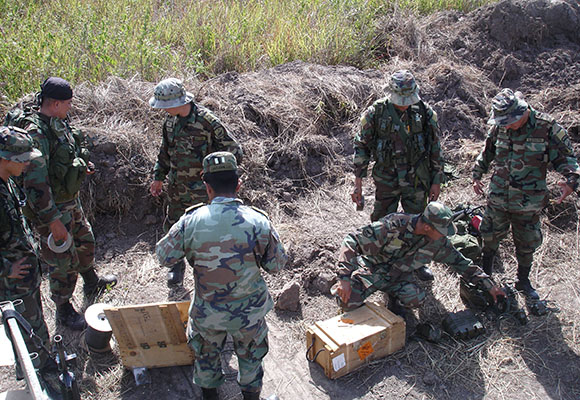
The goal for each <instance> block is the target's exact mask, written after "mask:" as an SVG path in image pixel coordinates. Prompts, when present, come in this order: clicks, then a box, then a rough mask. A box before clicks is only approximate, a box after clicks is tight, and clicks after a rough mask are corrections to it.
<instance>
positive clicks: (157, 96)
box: [149, 78, 193, 108]
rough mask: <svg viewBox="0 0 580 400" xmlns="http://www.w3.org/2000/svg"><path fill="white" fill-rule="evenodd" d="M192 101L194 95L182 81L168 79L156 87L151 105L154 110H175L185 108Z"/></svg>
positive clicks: (150, 100)
mask: <svg viewBox="0 0 580 400" xmlns="http://www.w3.org/2000/svg"><path fill="white" fill-rule="evenodd" d="M192 100H193V94H192V93H189V92H187V91H186V90H185V87H184V86H183V82H181V80H179V79H177V78H168V79H164V80H162V81H161V82H159V83H158V84H157V86H155V89H154V90H153V97H151V98H150V99H149V105H150V106H151V107H153V108H173V107H179V106H183V105H185V104H187V103H189V102H191V101H192Z"/></svg>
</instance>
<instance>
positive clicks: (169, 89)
mask: <svg viewBox="0 0 580 400" xmlns="http://www.w3.org/2000/svg"><path fill="white" fill-rule="evenodd" d="M193 100H194V99H193V94H191V93H189V92H187V91H186V90H185V87H184V86H183V83H182V82H181V81H180V80H179V79H176V78H169V79H165V80H163V81H161V82H159V84H158V85H157V86H156V87H155V90H154V93H153V97H151V99H150V100H149V104H150V105H151V107H153V108H160V109H164V110H165V111H166V112H167V114H169V115H168V116H167V118H166V119H165V122H164V123H163V136H162V141H161V148H160V149H159V155H158V156H157V163H156V164H155V168H154V170H153V174H154V176H153V183H152V184H151V187H150V192H151V194H152V195H153V196H154V197H157V196H159V195H160V194H161V191H162V188H163V181H164V180H165V178H166V177H167V176H169V185H168V187H167V191H168V197H169V204H168V207H167V215H166V219H165V223H164V226H163V228H164V230H165V232H167V231H168V230H169V228H170V227H171V225H173V224H174V223H175V222H177V220H178V219H179V217H181V216H182V215H183V212H184V211H185V209H186V208H187V207H189V206H191V205H193V204H197V203H199V202H206V201H207V195H206V191H205V187H204V184H203V182H202V181H201V168H202V165H201V164H202V160H203V158H204V157H205V156H207V155H208V154H209V153H211V152H214V151H229V152H231V153H233V154H234V155H235V157H236V159H237V161H238V162H240V161H241V158H242V149H241V147H240V145H239V144H238V143H237V142H236V140H235V139H234V137H233V136H232V134H231V133H230V132H228V130H227V129H226V128H225V127H224V125H222V123H221V122H220V120H219V119H218V118H217V117H216V116H215V115H214V114H213V113H212V112H211V111H209V110H208V109H207V108H205V107H203V106H201V105H199V104H196V103H195V102H194V101H193ZM184 268H185V264H184V263H183V262H179V263H177V264H175V265H174V266H173V268H171V270H170V271H169V273H168V276H167V284H168V285H169V286H174V285H179V284H181V283H182V281H183V271H184Z"/></svg>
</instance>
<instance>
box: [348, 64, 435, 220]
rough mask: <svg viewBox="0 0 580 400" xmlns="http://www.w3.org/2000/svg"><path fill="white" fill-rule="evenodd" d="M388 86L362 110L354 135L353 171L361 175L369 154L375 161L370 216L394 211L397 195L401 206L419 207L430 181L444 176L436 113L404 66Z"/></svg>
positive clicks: (413, 210) (364, 173) (374, 217)
mask: <svg viewBox="0 0 580 400" xmlns="http://www.w3.org/2000/svg"><path fill="white" fill-rule="evenodd" d="M390 90H391V94H390V95H389V96H387V97H385V98H383V99H380V100H377V101H376V102H375V103H374V104H373V105H372V106H371V107H369V108H368V109H367V110H366V111H365V113H364V114H363V115H362V117H361V130H360V132H359V133H358V134H357V135H356V136H355V138H354V167H355V177H357V178H364V177H366V176H367V169H368V165H369V162H370V160H371V158H372V159H374V161H375V165H374V167H373V171H372V174H373V179H374V182H375V186H376V192H375V206H374V210H373V213H372V215H371V220H372V221H377V220H378V219H379V218H381V217H383V216H385V215H387V214H390V213H394V212H396V211H397V207H398V204H399V200H400V201H401V203H402V206H403V209H404V210H405V212H408V213H421V212H422V211H423V209H424V208H425V205H426V200H427V196H428V194H429V190H430V187H431V185H433V184H440V183H441V182H442V178H443V167H442V162H441V147H440V144H439V137H438V135H439V125H438V123H437V114H436V113H435V111H433V109H432V108H431V107H429V106H428V105H427V104H425V103H424V102H423V101H421V99H420V98H419V94H418V90H419V88H418V87H417V85H416V84H415V79H414V78H413V76H412V75H411V73H410V72H409V71H398V72H396V73H395V74H393V76H392V77H391V85H390ZM394 105H401V106H409V108H408V109H407V110H406V111H399V110H397V109H396V108H395V107H394Z"/></svg>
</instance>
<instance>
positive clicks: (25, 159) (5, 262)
mask: <svg viewBox="0 0 580 400" xmlns="http://www.w3.org/2000/svg"><path fill="white" fill-rule="evenodd" d="M41 156H42V154H41V153H40V151H38V150H37V149H35V148H34V147H33V143H32V140H31V139H30V137H29V136H28V135H27V134H26V132H25V131H23V130H22V129H19V128H16V127H12V126H11V127H1V128H0V302H4V301H11V302H14V301H15V300H22V305H21V306H19V307H16V310H17V311H18V312H20V314H21V315H22V316H23V317H24V318H25V319H26V321H27V322H28V323H29V324H30V326H31V327H32V330H33V331H34V333H35V334H36V336H37V337H39V338H40V340H41V342H42V344H43V345H44V346H45V347H48V345H49V337H48V329H47V327H46V323H45V322H44V315H43V311H42V303H41V300H40V280H41V279H40V278H41V271H40V263H39V262H38V257H37V253H38V245H37V243H36V241H35V240H34V238H33V235H32V232H31V231H30V229H29V227H28V225H27V223H26V220H25V219H24V216H23V215H22V212H21V207H22V206H23V205H24V204H25V203H26V196H25V194H24V192H23V191H22V189H21V188H20V187H19V186H18V185H17V184H16V182H15V181H13V180H12V177H18V176H20V175H21V174H22V172H23V171H24V170H25V169H26V168H27V167H28V165H29V164H30V161H31V160H33V159H35V158H38V157H41ZM22 336H23V338H24V341H25V342H26V346H27V348H28V351H29V352H30V353H33V352H38V355H39V360H40V366H39V367H40V369H41V370H42V369H43V368H44V367H46V366H47V365H48V363H47V361H48V360H49V357H48V354H47V353H46V352H44V351H39V349H38V347H37V344H35V343H34V341H33V340H32V338H31V337H30V334H28V333H25V332H24V331H23V334H22Z"/></svg>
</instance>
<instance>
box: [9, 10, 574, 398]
mask: <svg viewBox="0 0 580 400" xmlns="http://www.w3.org/2000/svg"><path fill="white" fill-rule="evenodd" d="M579 26H580V5H579V4H578V2H577V1H575V0H563V1H558V0H554V1H549V0H533V1H502V2H500V3H497V4H495V5H491V6H487V7H482V8H480V9H478V10H476V11H474V12H472V13H469V14H461V13H456V12H443V13H438V14H435V15H432V16H429V17H423V18H418V17H415V16H413V17H410V16H408V15H404V14H402V13H401V12H400V11H399V10H394V11H393V15H392V16H390V17H389V18H385V20H384V21H382V22H381V35H380V37H379V38H378V42H379V43H382V45H381V46H380V47H378V48H377V56H378V57H380V58H381V59H382V60H384V62H383V63H381V65H380V66H379V67H378V68H377V69H373V70H364V71H363V70H359V69H356V68H353V67H347V66H323V65H315V64H309V63H305V62H292V63H289V64H285V65H281V66H279V67H276V68H272V69H269V70H263V71H257V72H253V73H247V74H238V73H235V72H231V73H227V74H224V75H221V76H218V77H217V78H215V79H211V80H208V81H204V82H200V81H198V80H196V79H195V78H194V77H187V76H186V77H183V78H184V79H185V81H186V82H187V86H188V87H189V88H190V90H191V91H192V92H193V93H194V94H195V98H196V100H197V101H199V102H200V103H202V104H204V105H206V106H208V107H210V108H211V109H213V110H214V111H215V113H216V114H217V115H218V116H219V117H220V118H221V119H222V120H223V121H224V122H225V123H226V124H227V125H228V126H229V128H230V129H231V130H232V131H233V132H234V134H235V135H236V137H237V138H238V139H239V141H240V142H241V143H242V145H243V147H244V150H245V154H246V155H245V159H244V161H243V164H242V166H241V168H242V170H243V172H244V178H243V179H244V184H243V187H242V190H241V192H240V196H241V197H242V198H243V199H244V201H245V202H247V203H249V204H252V205H255V206H257V207H260V208H263V209H265V210H266V211H267V212H268V213H269V214H270V216H271V218H272V220H273V221H274V223H275V225H276V226H277V228H278V230H279V232H280V235H281V237H282V239H283V241H284V243H285V245H286V247H287V250H288V253H289V255H290V263H289V265H288V268H287V269H286V270H285V271H283V272H281V273H279V274H277V275H269V276H267V277H266V279H267V282H268V284H269V287H270V289H271V292H272V293H273V294H277V293H278V292H279V291H280V290H281V289H282V287H283V286H284V285H285V284H286V283H288V282H297V283H299V285H300V288H301V289H300V307H299V309H298V311H296V312H290V311H279V310H276V311H274V312H272V313H270V315H269V316H268V321H269V324H270V344H271V351H270V354H269V355H268V357H267V358H266V361H265V364H266V377H265V380H264V392H263V393H264V394H265V395H270V394H272V393H276V394H278V396H279V397H280V398H281V399H345V400H346V399H348V400H350V399H399V398H405V399H484V398H485V399H526V400H527V399H578V398H580V379H579V377H580V323H579V321H580V311H578V310H580V285H579V284H578V282H579V281H580V272H579V269H578V264H579V258H580V257H579V252H580V238H579V230H580V224H579V215H578V209H579V205H580V203H579V202H578V199H577V197H576V195H574V196H571V198H570V199H569V200H567V201H566V202H565V203H564V204H563V205H559V206H550V207H548V208H546V209H545V210H544V212H543V215H542V227H543V233H544V243H543V245H542V247H541V248H540V249H539V250H538V252H537V254H536V258H535V265H536V268H534V270H533V271H532V274H533V276H532V282H533V283H535V286H536V287H537V288H538V290H539V292H540V294H541V296H542V297H543V298H546V299H548V300H549V305H550V307H551V311H550V312H549V313H548V315H546V316H543V317H536V316H530V320H529V323H528V324H527V325H525V326H520V325H519V324H517V323H514V322H513V321H511V320H509V319H508V320H505V321H502V322H497V321H491V320H488V319H487V318H485V317H483V321H484V323H485V326H486V329H487V330H486V333H485V334H484V335H483V336H480V337H478V338H475V339H472V340H470V341H466V342H461V341H455V340H453V339H451V338H448V337H445V338H444V340H443V341H442V342H441V343H439V344H433V343H429V342H425V341H421V340H418V339H417V338H415V336H414V335H413V333H414V327H415V325H416V323H417V321H430V322H432V323H436V324H439V323H440V322H441V320H442V319H443V318H444V317H445V315H446V314H447V313H449V312H452V311H457V310H461V309H463V308H464V306H463V304H462V303H461V301H460V299H459V291H458V279H457V277H456V276H455V275H454V274H453V273H452V272H451V271H450V270H449V269H447V267H445V266H443V265H438V264H435V265H433V266H432V268H433V270H434V272H435V274H436V279H435V281H434V283H433V284H428V285H424V287H425V290H426V291H427V292H428V293H429V295H428V300H427V303H426V304H425V306H424V307H423V308H422V309H421V310H419V311H417V312H415V314H414V315H412V316H410V317H409V318H408V319H407V329H408V338H407V339H408V340H407V345H406V346H405V348H404V349H403V350H401V351H400V352H398V353H396V354H394V355H392V356H389V357H387V358H385V359H382V360H378V361H375V362H373V363H371V364H370V365H368V366H366V367H365V368H363V369H361V370H359V371H357V372H354V373H352V374H350V375H348V376H345V377H343V378H340V379H338V380H336V381H330V380H328V379H326V378H325V377H324V375H323V373H322V370H321V369H320V368H319V367H318V366H317V365H311V364H309V363H308V362H307V361H306V358H305V352H306V346H305V330H306V328H307V327H308V326H309V325H311V324H313V323H314V322H315V321H317V320H323V319H326V318H328V317H329V316H332V315H335V314H336V312H337V308H336V306H335V304H334V301H333V300H332V299H331V297H330V295H329V293H328V292H322V293H321V292H320V290H319V289H318V288H319V287H320V285H319V284H317V283H316V281H315V280H316V278H318V277H320V276H321V275H324V274H328V273H333V272H334V270H335V264H336V256H337V250H338V248H339V247H340V243H341V241H342V239H343V238H344V236H345V235H346V234H347V233H348V232H349V231H353V230H355V229H357V228H358V227H361V226H363V225H364V224H366V223H368V222H369V213H370V210H371V209H372V199H373V197H374V188H373V187H372V184H371V182H369V181H368V180H367V181H366V182H365V188H364V191H365V197H366V200H367V208H366V209H365V210H364V211H363V212H355V211H354V208H353V205H352V203H351V201H350V195H349V193H350V191H351V189H352V184H353V175H352V165H351V157H352V136H353V134H354V132H355V131H356V129H358V119H359V117H360V114H361V113H362V112H363V111H364V110H365V108H366V107H368V106H369V105H370V104H371V103H372V102H373V101H374V100H376V99H377V98H379V97H382V96H383V95H384V86H385V84H386V82H387V77H388V76H389V75H390V74H391V73H392V72H393V71H395V70H397V69H400V68H408V69H410V70H412V71H413V72H414V74H415V76H416V78H417V80H418V82H419V84H420V86H421V96H422V98H423V99H424V100H425V101H426V102H427V103H429V104H430V105H431V106H433V108H434V109H435V110H436V111H437V113H438V115H439V122H440V125H441V129H442V137H441V140H442V145H443V148H444V151H445V156H446V158H447V160H449V161H450V162H451V163H453V164H454V165H455V166H456V168H457V170H458V172H459V175H460V177H459V179H457V180H454V181H451V182H450V183H449V184H448V185H447V186H446V187H445V188H444V190H443V193H442V200H443V201H445V202H446V204H448V205H450V206H455V205H457V204H459V203H471V204H483V203H484V202H485V199H483V198H478V197H476V196H475V195H474V194H473V192H472V190H471V187H470V170H471V165H472V162H473V160H474V159H475V157H476V156H477V154H478V152H479V151H480V149H481V147H482V145H483V139H484V137H485V133H486V125H485V122H486V119H487V116H488V110H489V107H490V100H491V98H492V97H493V96H494V95H495V94H496V93H497V92H498V91H499V89H500V88H502V87H511V88H513V89H517V90H520V91H521V92H522V93H523V95H524V96H525V98H526V99H527V100H528V102H529V103H530V104H531V105H532V106H534V107H536V108H537V109H540V110H542V111H545V112H547V113H550V114H551V115H552V116H554V117H555V118H556V119H557V120H558V121H559V122H560V123H561V124H562V125H563V126H564V127H565V128H567V129H568V131H569V133H570V136H571V139H572V141H573V144H574V146H575V148H576V150H578V148H579V146H580V138H579V127H580V29H579V28H578V27H579ZM153 87H154V83H150V82H141V81H138V80H135V79H134V80H124V79H120V78H117V77H111V78H110V79H109V80H108V81H106V82H103V83H100V84H97V85H91V84H84V85H80V86H79V87H77V88H76V89H75V104H74V109H73V115H72V117H73V121H74V122H75V123H76V125H78V126H80V127H82V128H83V129H84V130H85V131H86V132H87V133H88V134H89V135H90V136H91V138H92V139H93V141H94V148H93V158H94V161H95V164H96V165H97V168H98V170H97V173H96V174H95V176H94V177H93V178H91V180H90V181H89V182H88V183H87V184H86V187H85V189H86V190H85V191H84V192H83V201H84V204H85V209H86V211H87V213H88V214H89V216H90V218H91V221H92V222H93V227H94V230H95V234H96V238H97V257H96V264H97V266H98V269H99V270H100V271H102V272H106V273H116V274H117V275H119V276H120V282H119V285H118V286H117V287H116V288H115V289H114V290H112V291H111V292H109V293H106V294H104V295H103V296H101V298H100V299H98V301H99V302H104V303H107V304H111V305H130V304H140V303H150V302H158V301H167V300H181V299H188V298H190V296H191V295H192V294H191V292H190V291H191V290H192V288H193V282H192V277H191V273H189V274H188V275H187V276H186V279H185V284H184V289H183V290H169V289H168V288H167V287H166V283H165V274H166V271H165V270H164V269H163V268H160V267H159V266H158V265H157V263H156V261H155V258H154V246H155V243H156V241H157V240H158V239H159V238H160V237H161V235H162V229H161V223H162V218H163V211H162V210H163V204H162V202H161V201H155V200H153V199H152V198H151V197H150V196H149V194H148V190H147V188H148V185H149V183H150V181H151V170H152V167H153V163H154V161H155V158H156V154H157V149H158V146H159V143H160V140H161V138H160V127H161V121H162V118H163V115H162V114H161V113H156V112H154V111H153V110H151V109H150V108H149V106H148V104H147V99H148V98H149V96H151V94H152V91H153ZM557 180H558V176H557V175H556V174H554V173H553V174H550V176H549V182H550V187H551V189H552V190H553V191H554V193H553V197H556V196H557V185H556V182H557ZM500 256H501V262H500V266H499V268H498V269H499V270H498V272H497V273H496V274H495V278H496V279H497V280H498V281H500V282H505V283H509V282H513V280H514V278H515V270H516V263H515V254H514V249H513V245H512V243H511V240H506V241H505V242H504V244H503V245H502V248H501V254H500ZM43 300H44V304H45V310H46V316H47V320H48V322H49V325H50V328H51V332H52V334H55V333H61V334H63V335H64V337H65V341H66V342H67V346H68V347H69V349H70V350H71V351H75V352H77V354H78V355H79V360H78V363H77V365H76V367H75V371H76V372H77V375H78V376H79V379H80V386H81V388H82V391H83V397H84V398H91V399H105V400H109V399H121V398H122V399H152V398H158V399H189V398H199V397H200V391H199V389H198V388H197V387H195V386H194V385H193V384H192V383H191V377H192V369H191V367H175V368H165V369H157V370H152V371H150V375H151V383H150V384H148V385H144V386H136V385H135V382H134V379H133V376H132V374H131V372H130V371H128V370H126V369H124V368H123V366H122V365H121V363H120V359H119V357H118V349H114V351H113V352H112V353H111V354H107V355H95V354H91V353H88V352H87V350H86V349H85V347H84V345H83V343H84V342H83V339H82V335H81V334H76V333H74V332H70V331H68V330H66V329H63V328H60V327H55V325H54V318H53V316H54V305H53V303H52V302H51V301H50V299H49V296H48V285H47V282H46V278H45V281H44V283H43ZM376 300H377V301H383V300H384V299H383V298H382V296H379V295H377V296H376ZM520 300H521V299H520ZM75 304H76V305H77V306H78V307H79V308H81V309H85V308H86V307H87V306H88V305H89V304H88V303H87V302H86V300H84V299H83V297H82V293H81V289H80V285H79V288H77V292H76V295H75ZM224 362H225V363H224V365H225V368H226V371H227V372H228V381H227V383H226V385H225V386H224V387H223V388H222V393H221V394H222V398H226V399H237V398H241V397H240V395H239V390H238V389H237V385H236V383H235V373H234V372H233V371H234V368H235V357H233V358H232V356H231V352H226V353H225V354H224ZM0 373H1V375H2V383H0V389H1V390H6V389H9V388H15V387H21V386H22V385H21V384H20V383H16V382H15V381H14V379H13V375H12V374H13V373H12V369H10V368H7V367H3V368H1V369H0Z"/></svg>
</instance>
